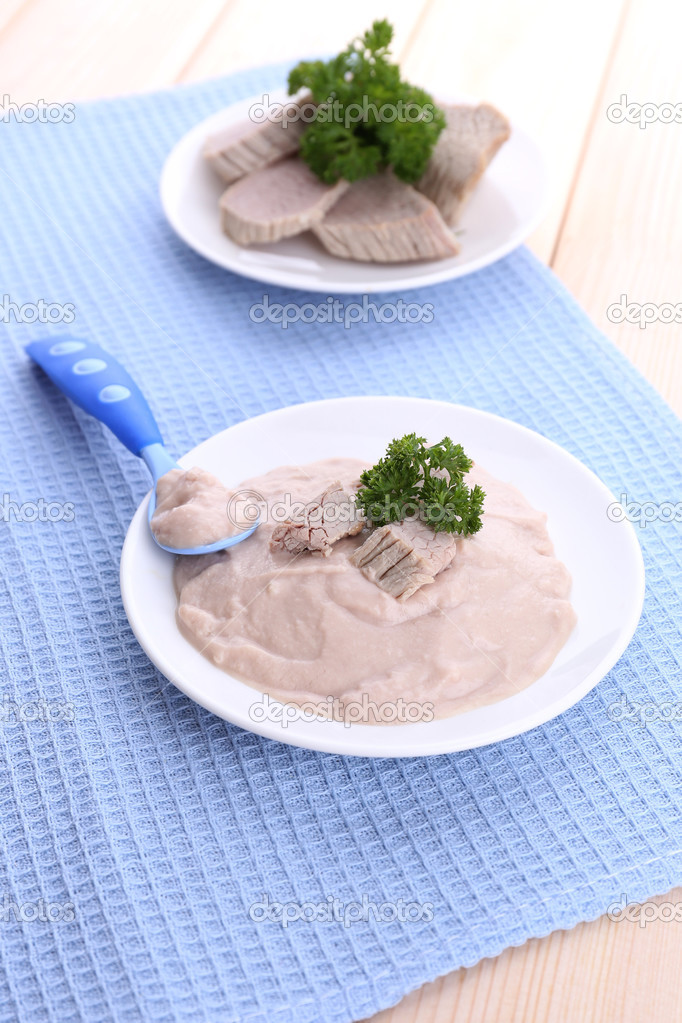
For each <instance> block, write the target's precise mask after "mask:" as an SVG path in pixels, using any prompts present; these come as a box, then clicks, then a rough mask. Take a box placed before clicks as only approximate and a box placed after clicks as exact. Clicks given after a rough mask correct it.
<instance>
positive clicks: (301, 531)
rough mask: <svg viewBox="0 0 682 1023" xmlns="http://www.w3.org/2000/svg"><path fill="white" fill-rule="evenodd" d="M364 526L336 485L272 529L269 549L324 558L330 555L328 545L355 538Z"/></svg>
mask: <svg viewBox="0 0 682 1023" xmlns="http://www.w3.org/2000/svg"><path fill="white" fill-rule="evenodd" d="M364 525H365V516H364V514H363V512H361V511H360V509H359V508H358V507H357V506H356V504H355V501H354V500H353V495H352V494H351V493H350V491H348V490H345V489H344V488H343V487H342V486H341V484H340V483H339V482H338V481H336V482H335V483H332V484H331V486H329V487H327V489H326V490H325V491H324V492H323V493H322V494H320V496H319V497H317V498H315V500H314V501H310V502H309V503H308V504H307V505H306V506H305V509H304V510H303V511H302V513H301V514H300V515H298V516H297V517H296V518H292V519H291V520H289V521H288V522H283V523H281V524H280V525H278V526H275V528H274V530H273V531H272V537H271V539H270V547H271V549H272V550H278V549H279V550H287V551H289V553H290V554H301V553H302V552H303V551H317V552H319V553H320V554H324V555H325V556H326V555H328V554H331V549H332V544H335V543H336V541H337V540H341V539H342V538H343V537H344V536H355V535H356V534H357V533H359V532H360V531H361V530H362V528H363V527H364Z"/></svg>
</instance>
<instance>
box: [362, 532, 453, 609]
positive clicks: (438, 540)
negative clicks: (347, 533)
mask: <svg viewBox="0 0 682 1023" xmlns="http://www.w3.org/2000/svg"><path fill="white" fill-rule="evenodd" d="M456 552H457V538H456V537H455V536H454V535H453V534H452V533H434V531H433V529H432V528H431V527H430V526H427V525H426V524H425V523H424V522H422V521H421V520H420V519H405V521H403V522H389V523H388V525H386V526H381V527H379V528H378V529H375V530H374V532H373V533H370V535H369V536H368V537H367V539H366V540H365V542H364V543H363V544H362V545H361V546H360V547H358V548H357V550H355V551H354V552H353V554H351V556H350V559H349V560H350V561H351V563H352V564H353V565H356V566H357V567H358V568H359V569H360V570H361V572H362V573H363V575H365V576H366V577H367V578H368V579H370V580H371V581H372V582H374V583H376V585H377V586H378V587H379V588H380V589H382V590H385V591H386V592H387V593H390V594H391V596H392V597H396V598H397V599H398V600H407V598H408V597H411V596H412V594H413V593H416V591H417V590H418V589H420V587H422V586H425V585H427V584H428V583H432V582H433V580H434V579H435V578H436V576H437V575H438V573H439V572H442V570H443V569H444V568H447V567H448V565H449V564H450V562H451V561H452V559H453V558H454V556H455V554H456Z"/></svg>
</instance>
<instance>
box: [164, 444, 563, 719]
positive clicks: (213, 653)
mask: <svg viewBox="0 0 682 1023" xmlns="http://www.w3.org/2000/svg"><path fill="white" fill-rule="evenodd" d="M366 467H367V466H366V464H365V463H364V462H360V461H358V460H356V459H346V458H334V459H327V460H324V461H320V462H314V463H312V464H310V465H307V466H303V467H296V468H295V467H292V466H284V467H282V468H279V469H275V470H273V471H272V472H269V473H267V474H266V475H264V476H260V477H257V478H254V479H251V480H248V481H246V482H245V483H243V484H242V486H241V488H240V489H248V490H250V491H256V492H257V493H259V494H260V495H262V497H263V498H264V499H265V502H266V505H267V507H266V506H264V507H263V511H262V523H261V526H260V527H259V529H257V530H256V532H255V533H254V535H253V536H252V537H251V538H250V539H248V540H246V541H245V542H244V543H242V544H239V545H238V546H237V547H236V548H233V549H231V550H229V551H225V552H221V553H219V554H211V555H202V556H200V557H180V558H178V560H177V564H176V568H175V585H176V589H177V594H178V612H177V613H178V620H179V624H180V628H181V629H182V631H183V633H184V634H185V635H186V636H187V637H188V639H190V640H191V642H192V643H194V644H195V646H197V647H198V648H199V649H200V650H201V652H202V653H203V654H204V655H205V656H206V657H208V658H209V659H210V660H211V661H213V662H214V663H215V664H217V665H218V666H219V667H220V668H222V669H224V670H225V671H226V672H229V673H230V674H231V675H234V676H235V677H237V678H239V679H242V680H243V681H244V682H247V683H248V684H249V685H252V686H255V687H256V688H257V689H259V690H261V691H263V692H268V693H270V694H271V695H272V696H273V697H277V698H280V699H284V700H287V701H288V700H291V701H295V702H298V703H303V702H306V703H307V702H315V703H317V704H320V703H321V702H322V701H324V699H325V698H326V697H329V696H332V697H337V698H339V699H342V700H343V701H344V703H346V704H347V703H350V702H355V701H358V702H361V701H362V699H363V694H366V695H365V702H367V700H371V701H373V702H374V703H376V704H378V705H379V704H388V703H395V701H397V700H398V699H399V698H402V699H403V700H404V701H406V702H410V703H413V702H418V703H422V704H427V703H428V704H432V705H433V708H434V715H435V716H436V717H444V716H447V715H450V714H454V713H458V712H460V711H463V710H469V709H471V708H472V707H476V706H481V705H483V704H486V703H492V702H494V701H496V700H501V699H504V698H505V697H507V696H512V695H513V694H514V693H516V692H518V691H519V690H521V689H524V688H525V687H526V686H529V685H530V684H531V683H532V682H534V681H535V680H536V679H538V678H539V677H540V675H542V674H543V673H544V672H545V671H546V670H547V668H548V667H549V666H550V665H551V663H552V661H553V660H554V658H555V657H556V655H557V653H558V652H559V650H560V649H561V647H562V646H563V645H564V643H565V642H566V639H567V638H568V636H569V634H570V632H571V630H572V628H573V626H574V624H575V620H576V618H575V612H574V611H573V608H572V607H571V604H570V602H569V593H570V589H571V578H570V575H569V573H568V571H567V569H566V567H565V566H564V565H563V564H562V563H561V562H560V561H558V560H557V559H556V558H555V557H554V550H553V547H552V542H551V540H550V538H549V536H548V534H547V530H546V528H545V520H546V516H545V515H544V513H542V512H539V511H536V510H535V509H534V508H532V507H531V506H530V505H529V504H528V502H527V501H526V499H525V498H524V497H523V495H522V494H521V493H520V492H519V491H518V490H517V489H516V488H515V487H513V486H511V485H510V484H508V483H503V482H501V481H500V480H497V479H495V478H494V477H493V476H491V475H489V474H488V473H487V472H485V471H484V470H483V469H481V468H480V467H478V466H475V467H474V468H473V469H472V471H471V472H470V473H469V474H468V475H467V482H468V483H469V484H470V485H473V484H474V483H480V484H481V486H482V487H483V489H484V490H485V492H486V495H487V496H486V499H485V506H484V513H483V527H482V529H481V530H480V531H479V532H478V533H476V534H475V535H473V536H470V537H465V538H461V539H458V541H457V554H456V556H455V558H454V559H453V561H452V563H451V564H450V565H449V567H448V568H446V569H444V570H443V571H442V572H440V573H439V575H437V576H436V578H435V581H434V582H433V583H431V584H430V585H428V586H424V587H423V588H422V589H420V590H418V591H417V592H416V593H415V594H414V595H413V596H411V597H410V598H409V599H408V600H406V601H404V602H400V601H398V600H396V598H395V597H393V596H391V595H390V594H388V593H386V592H384V591H383V590H381V589H379V587H378V586H377V585H375V583H374V582H372V581H371V580H370V579H367V578H365V576H364V575H363V574H362V572H361V571H360V570H359V569H358V568H356V567H355V566H354V565H352V564H351V563H350V562H349V560H348V557H349V555H350V554H351V553H352V552H353V551H354V550H355V549H356V548H357V547H358V546H359V545H360V544H362V543H363V541H364V540H365V539H366V538H367V536H368V532H367V530H364V531H363V532H362V533H360V534H359V535H358V536H352V537H346V538H344V539H342V540H339V541H338V542H337V543H336V544H335V545H334V547H333V549H332V552H331V554H329V555H328V556H327V557H321V556H319V555H314V554H312V553H310V552H305V553H302V554H299V555H295V556H294V555H292V554H290V553H289V552H288V551H285V550H270V546H269V541H270V537H271V534H272V531H273V528H274V526H275V525H276V521H277V520H275V521H273V515H276V514H278V512H277V509H278V507H281V503H282V502H285V501H286V495H290V498H289V500H294V501H297V500H305V501H310V500H313V499H314V498H315V496H316V495H319V494H320V493H321V492H322V491H323V490H324V489H325V487H327V486H329V484H330V483H331V482H333V481H335V480H339V481H340V482H341V483H342V484H343V485H345V486H348V487H350V488H351V489H353V488H355V487H357V485H358V483H357V481H358V476H359V474H360V472H361V471H362V469H364V468H366ZM279 521H281V518H280V519H279ZM369 723H375V722H374V721H370V722H369Z"/></svg>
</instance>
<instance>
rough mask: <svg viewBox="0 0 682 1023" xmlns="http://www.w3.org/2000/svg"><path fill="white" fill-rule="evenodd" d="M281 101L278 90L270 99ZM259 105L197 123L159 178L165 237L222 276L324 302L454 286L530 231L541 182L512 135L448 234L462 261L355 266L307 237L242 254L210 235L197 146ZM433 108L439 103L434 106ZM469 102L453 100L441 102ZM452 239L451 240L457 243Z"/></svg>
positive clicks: (207, 182)
mask: <svg viewBox="0 0 682 1023" xmlns="http://www.w3.org/2000/svg"><path fill="white" fill-rule="evenodd" d="M270 97H271V100H272V102H281V101H282V100H284V99H286V93H285V92H284V90H281V91H279V92H273V93H271V94H270ZM260 100H262V97H261V96H252V97H251V98H250V99H246V100H243V101H242V102H240V103H235V104H233V105H232V106H230V107H228V108H227V109H225V110H221V111H219V112H218V113H217V114H213V115H212V116H211V117H207V118H206V120H205V121H202V122H201V124H198V125H196V127H194V128H192V130H191V131H189V132H188V133H187V134H186V135H184V136H183V137H182V138H181V139H180V141H179V142H178V143H177V144H176V146H175V147H174V148H173V150H172V151H171V153H170V155H169V156H168V158H167V160H166V163H165V165H164V168H163V171H162V174H161V202H162V205H163V209H164V212H165V214H166V217H167V218H168V221H169V223H170V225H171V227H172V228H173V229H174V230H175V231H176V232H177V233H178V234H179V235H180V237H181V238H182V239H183V241H185V242H186V243H187V244H188V245H189V246H191V247H192V248H193V249H195V250H196V251H197V252H198V253H199V254H200V255H202V256H205V257H206V259H210V260H211V261H212V262H213V263H217V264H218V266H223V267H225V268H226V269H227V270H233V271H234V272H235V273H238V274H242V276H244V277H251V278H253V279H254V280H256V281H264V282H266V283H267V284H280V285H283V286H284V287H289V288H303V289H304V290H306V291H322V292H326V293H374V292H381V291H393V290H396V289H402V290H404V289H406V288H418V287H423V286H424V285H427V284H436V283H438V282H439V281H447V280H450V279H451V278H453V277H462V276H464V274H470V273H472V272H473V271H474V270H480V269H481V267H484V266H488V264H489V263H494V262H495V260H496V259H500V258H501V257H502V256H506V255H507V253H508V252H511V251H512V249H515V248H516V247H517V246H518V245H520V244H521V242H522V241H523V240H524V239H525V238H527V237H528V235H529V234H530V233H531V231H533V230H534V228H535V227H536V226H537V225H538V223H539V222H540V220H541V218H542V215H543V211H544V208H545V205H546V197H547V178H546V172H545V165H544V161H543V158H542V154H541V153H540V150H539V149H538V147H537V146H536V145H535V143H534V142H533V141H532V139H531V138H530V137H529V136H528V135H526V133H525V132H524V131H522V130H521V128H519V127H518V126H517V125H513V127H512V133H511V137H510V138H509V140H508V141H507V142H505V144H504V145H503V146H502V148H501V149H500V151H499V153H498V154H497V155H496V157H495V159H494V160H493V161H492V163H491V164H490V166H489V167H488V169H487V170H486V172H485V174H484V175H483V178H482V180H481V182H480V183H479V185H478V187H477V189H476V191H475V192H474V194H473V195H472V197H471V199H470V200H469V202H468V203H467V205H466V206H465V208H464V213H463V215H462V219H461V222H460V224H459V226H458V228H457V232H458V237H459V238H460V240H461V243H462V251H461V252H460V254H459V255H458V256H454V257H451V258H450V259H438V260H430V261H428V262H417V263H397V264H386V263H358V262H355V261H353V260H345V259H337V258H336V257H335V256H331V255H330V254H329V253H328V252H325V250H324V249H323V248H322V246H321V245H320V243H319V242H318V240H317V239H316V238H315V236H314V235H313V234H311V233H310V232H306V233H305V234H301V235H298V236H296V237H294V238H287V239H284V240H282V241H280V242H277V243H276V244H271V245H252V246H250V247H249V248H244V247H243V246H241V245H237V244H236V242H233V241H232V240H231V239H230V238H228V237H227V236H226V235H224V234H223V233H222V231H221V229H220V218H219V214H218V200H219V198H220V195H221V193H222V191H223V190H224V188H225V186H224V185H223V184H222V183H221V181H220V179H219V178H218V177H217V175H216V174H215V173H214V172H213V171H212V170H211V168H210V167H209V166H208V165H207V164H206V161H205V160H204V159H203V158H202V155H201V150H202V146H203V143H204V140H205V139H206V137H207V136H208V135H210V134H211V133H212V132H215V131H218V130H219V129H221V128H223V127H225V126H226V125H228V124H232V123H234V122H238V121H244V120H246V119H247V117H248V111H249V108H250V107H251V106H252V105H253V104H254V103H256V102H258V101H260ZM441 101H442V102H448V101H447V100H445V99H441ZM456 101H457V102H470V101H469V100H467V99H465V98H463V97H458V98H457V100H450V102H456ZM460 230H461V235H460V234H459V232H460Z"/></svg>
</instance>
